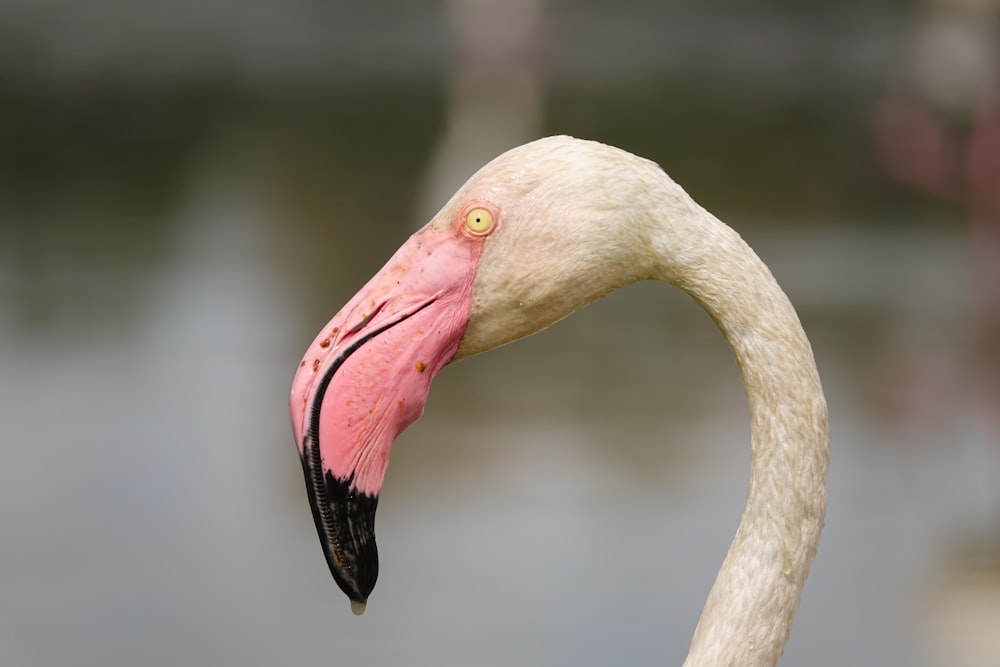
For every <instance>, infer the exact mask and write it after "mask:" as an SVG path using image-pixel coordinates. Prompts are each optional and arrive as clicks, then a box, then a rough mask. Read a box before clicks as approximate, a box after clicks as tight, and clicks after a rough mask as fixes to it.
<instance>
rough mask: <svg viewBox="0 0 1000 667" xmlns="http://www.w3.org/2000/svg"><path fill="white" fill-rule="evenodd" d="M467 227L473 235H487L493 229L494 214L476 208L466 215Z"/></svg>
mask: <svg viewBox="0 0 1000 667" xmlns="http://www.w3.org/2000/svg"><path fill="white" fill-rule="evenodd" d="M465 226H466V227H467V228H468V229H469V231H470V232H472V233H473V234H485V233H486V232H488V231H490V229H492V228H493V214H492V213H490V212H489V211H488V210H486V209H485V208H474V209H472V210H471V211H469V212H468V213H466V214H465Z"/></svg>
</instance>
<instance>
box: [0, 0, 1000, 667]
mask: <svg viewBox="0 0 1000 667" xmlns="http://www.w3.org/2000/svg"><path fill="white" fill-rule="evenodd" d="M998 16H1000V15H998V7H997V3H996V2H990V1H989V0H936V1H934V2H924V3H919V2H912V1H901V0H899V1H896V0H893V1H883V2H880V3H872V2H869V1H868V0H839V1H837V2H833V1H832V0H831V1H823V2H808V3H803V2H794V3H793V2H762V1H752V2H735V1H732V0H713V1H712V2H706V1H705V0H671V1H669V2H650V1H643V0H628V1H624V2H614V3H611V2H598V1H591V2H567V1H565V0H554V1H545V0H512V1H511V2H504V3H488V2H485V1H478V0H451V1H450V2H442V1H440V0H439V1H431V0H418V1H408V2H402V1H398V0H397V1H393V2H388V1H387V2H381V3H367V4H364V5H363V4H362V3H346V2H335V1H333V2H328V1H320V0H282V1H279V0H249V1H248V0H240V1H236V0H197V1H196V0H175V1H174V2H160V3H154V2H142V1H133V2H127V1H123V0H90V1H89V2H85V3H84V2H76V1H75V0H2V1H0V662H2V664H4V665H11V666H15V665H17V666H21V665H23V666H45V665H65V664H71V665H81V666H84V665H135V664H143V665H178V664H195V665H240V666H241V667H248V666H251V665H274V664H305V663H311V664H333V665H469V664H472V665H507V664H511V663H521V662H528V663H531V664H565V665H604V664H609V663H610V664H636V665H659V664H663V663H664V662H666V663H667V664H671V663H672V664H680V663H681V662H682V661H683V657H684V655H685V654H686V651H687V645H688V641H689V638H690V635H691V632H692V630H693V628H694V625H695V623H696V620H697V618H698V615H699V613H700V610H701V605H702V603H703V601H704V598H705V595H706V594H707V592H708V589H709V587H710V586H711V584H712V581H713V580H714V575H715V571H716V569H717V568H718V566H719V564H720V563H721V560H722V557H723V555H724V553H725V551H726V549H727V547H728V544H729V541H730V539H731V537H732V535H733V532H734V530H735V526H736V523H737V521H738V518H739V514H740V511H741V509H742V503H743V500H744V498H745V493H746V483H747V482H746V480H747V470H748V463H749V456H748V447H747V443H748V440H749V426H748V420H747V408H746V405H745V398H744V395H743V388H742V383H741V380H740V377H739V374H738V372H737V369H736V367H735V364H734V363H733V362H732V357H731V355H730V353H729V351H728V349H727V347H726V345H725V342H724V341H723V339H722V337H721V335H719V333H718V332H717V331H716V329H715V327H714V326H713V324H712V322H711V321H710V320H709V318H708V317H706V316H705V315H704V313H702V312H701V311H700V310H699V309H698V308H697V306H696V305H695V304H694V303H693V302H691V301H690V300H689V299H688V298H687V297H685V296H684V295H683V294H682V293H680V292H679V291H677V290H675V289H673V288H669V287H666V286H663V285H659V284H640V285H635V286H632V287H629V288H628V289H625V290H622V291H620V292H618V293H616V294H614V295H612V296H611V297H609V298H607V299H605V300H603V301H601V302H599V303H597V304H595V305H593V306H591V307H589V308H587V309H585V310H584V311H581V312H580V313H578V314H576V315H575V316H574V317H571V318H569V319H568V320H566V321H564V322H562V323H560V324H559V325H557V326H555V327H553V328H552V329H550V330H548V331H546V332H544V333H542V334H539V335H538V336H535V337H533V338H530V339H528V340H526V341H523V342H521V343H518V344H516V345H512V346H508V347H505V348H503V349H500V350H497V351H495V352H492V353H490V354H488V355H484V356H482V357H477V358H475V359H473V360H470V361H468V362H465V363H462V364H457V365H456V366H454V367H452V368H449V369H448V370H446V371H445V372H443V373H442V374H441V376H440V377H439V378H438V379H437V380H436V382H435V389H434V391H433V392H432V394H431V399H430V401H429V404H428V406H427V412H426V414H425V416H424V417H423V419H422V420H421V421H420V422H418V423H417V424H415V425H414V426H413V427H411V428H410V429H409V430H408V431H407V432H406V433H405V434H404V435H403V436H402V437H401V438H400V440H399V441H398V442H397V445H396V448H395V450H394V455H393V461H392V465H391V467H390V471H389V476H388V480H387V485H386V488H385V490H384V491H383V494H382V497H381V504H380V510H379V521H378V533H379V544H380V547H381V549H380V551H381V555H382V559H381V560H382V574H381V578H380V582H379V586H378V587H377V588H376V591H375V593H374V595H373V596H372V598H371V600H370V602H369V606H368V612H367V614H366V615H365V616H364V617H362V618H355V617H353V616H352V615H351V613H350V610H349V606H348V603H347V600H346V599H345V597H344V596H343V595H342V594H341V593H340V591H339V590H338V589H337V588H336V586H335V584H334V583H333V581H332V579H331V577H330V575H329V573H328V571H327V568H326V564H325V562H324V560H323V557H322V553H321V550H320V547H319V544H318V541H317V538H316V534H315V529H314V527H313V521H312V518H311V515H310V512H309V508H308V504H307V502H306V497H305V493H304V485H303V483H302V479H301V469H300V465H299V461H298V457H297V454H296V451H295V447H294V444H293V442H292V438H291V432H290V428H289V425H288V417H287V412H286V401H287V395H288V393H287V392H288V388H289V383H290V380H291V376H292V373H293V371H294V370H295V368H296V365H297V364H298V361H299V359H300V355H301V354H302V353H303V352H304V350H305V348H306V346H307V345H308V343H309V342H310V341H311V340H312V338H313V336H314V335H315V333H316V332H317V331H318V330H319V328H320V327H321V326H323V325H324V324H325V323H326V321H327V320H328V319H329V318H330V317H331V316H332V315H333V314H334V313H335V312H336V311H337V309H338V308H339V307H340V305H341V304H342V303H343V302H344V301H346V300H347V299H348V298H349V297H350V296H351V295H352V294H353V293H354V292H355V291H356V290H357V289H358V288H359V287H360V286H361V285H362V284H363V283H364V282H365V281H366V280H367V278H368V277H369V276H370V275H371V274H372V273H373V272H375V271H376V270H377V269H378V268H379V267H380V266H381V265H382V263H383V262H384V261H385V260H386V259H387V258H388V256H389V255H390V254H391V253H392V252H393V251H394V249H395V248H396V247H397V246H399V245H400V244H401V243H402V241H403V240H404V239H405V237H406V236H407V235H408V234H410V233H411V232H412V231H414V230H415V229H417V228H418V227H419V226H420V225H421V224H422V223H423V222H424V221H425V220H426V219H427V218H428V217H429V216H430V215H432V214H433V213H434V212H435V211H436V210H437V208H438V207H440V206H441V205H442V204H443V202H444V201H445V199H446V197H447V196H448V195H449V194H450V193H451V192H452V191H454V189H455V188H456V187H458V186H459V185H460V184H461V183H462V182H463V181H464V179H465V178H466V177H467V176H468V175H470V174H471V173H472V171H473V170H474V169H475V168H477V167H478V166H479V165H481V164H482V163H484V162H485V161H487V160H488V159H489V158H491V157H493V156H494V155H495V154H497V153H499V152H500V151H502V150H504V149H506V148H509V147H512V146H514V145H517V144H520V143H523V142H525V141H528V140H530V139H533V138H536V137H538V136H542V135H547V134H556V133H567V134H573V135H577V136H581V137H586V138H591V139H597V140H600V141H604V142H607V143H612V144H615V145H618V146H621V147H623V148H626V149H628V150H631V151H633V152H635V153H638V154H640V155H643V156H646V157H649V158H651V159H653V160H656V161H657V162H659V163H660V164H661V165H662V166H663V167H664V169H666V171H667V172H668V173H669V174H671V175H672V176H673V178H674V179H675V180H677V181H678V182H679V183H680V184H682V185H683V186H684V187H685V188H686V189H687V190H688V192H690V193H691V195H692V196H693V197H694V198H695V199H696V200H698V201H699V202H700V203H702V204H703V205H704V206H706V207H707V208H708V209H709V210H711V211H713V212H714V213H715V214H716V215H718V216H719V217H720V218H722V219H723V220H725V221H727V222H728V223H729V224H730V225H732V226H733V227H735V228H736V229H737V230H738V231H739V232H740V233H741V234H742V235H743V236H744V238H746V239H747V240H748V241H749V242H750V243H751V245H753V246H754V247H755V248H756V249H757V250H758V252H759V254H760V255H761V256H762V257H763V258H764V260H765V261H766V262H767V263H768V264H769V265H770V266H771V268H772V270H773V272H774V273H775V275H776V276H777V278H778V279H779V281H780V282H781V283H782V285H783V286H784V287H785V288H786V290H787V291H788V292H789V294H790V296H791V298H792V300H793V302H794V303H795V304H796V306H797V308H798V310H799V312H800V314H801V317H802V320H803V322H804V325H805V327H806V330H807V332H808V333H809V335H810V337H811V339H812V342H813V345H814V347H815V352H816V356H817V360H818V363H819V366H820V370H821V373H822V375H823V378H824V383H825V388H826V391H827V395H828V400H829V403H830V409H831V425H832V467H831V477H830V485H831V486H830V505H829V516H828V520H827V528H826V532H825V533H824V536H823V542H822V544H821V547H820V553H819V557H818V559H817V561H816V563H815V565H814V567H813V570H812V574H811V576H810V579H809V582H808V585H807V587H806V590H805V593H804V597H803V600H802V605H801V608H800V612H799V615H798V618H797V620H796V624H795V627H794V629H793V633H792V639H791V642H790V643H789V645H788V647H787V650H786V653H785V657H784V659H783V661H782V664H785V665H814V666H816V665H831V666H833V665H844V664H882V665H925V666H928V667H930V666H938V665H948V666H962V665H976V666H997V665H1000V644H998V641H1000V640H998V636H1000V633H998V632H997V629H998V628H1000V547H998V544H1000V484H998V482H997V480H998V477H1000V417H998V414H1000V388H998V387H1000V334H998V331H1000V275H998V272H1000V106H998V105H1000V97H998V82H1000V74H998V71H1000V61H998Z"/></svg>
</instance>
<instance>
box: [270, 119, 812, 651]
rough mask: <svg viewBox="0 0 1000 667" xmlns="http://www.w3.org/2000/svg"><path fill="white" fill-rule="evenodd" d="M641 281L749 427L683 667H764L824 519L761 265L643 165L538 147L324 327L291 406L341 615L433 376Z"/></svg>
mask: <svg viewBox="0 0 1000 667" xmlns="http://www.w3.org/2000/svg"><path fill="white" fill-rule="evenodd" d="M646 279H655V280H661V281H664V282H668V283H672V284H674V285H676V286H678V287H679V288H681V289H683V290H684V291H685V292H687V293H688V294H690V295H691V296H692V297H693V298H694V299H695V300H696V301H697V302H698V303H699V304H700V305H701V306H702V307H703V308H704V309H705V310H706V311H707V312H708V314H709V315H710V316H711V318H712V319H713V320H714V321H715V323H716V325H717V326H718V327H719V328H720V329H721V330H722V333H723V334H724V336H725V337H726V339H727V341H728V342H729V344H730V346H731V348H732V351H733V354H734V356H735V358H736V362H737V364H738V366H739V368H740V371H741V373H742V376H743V381H744V384H745V387H746V393H747V397H748V401H749V405H750V416H751V451H752V455H751V466H750V482H749V488H748V493H747V500H746V505H745V507H744V509H743V513H742V516H741V518H740V522H739V526H738V528H737V531H736V535H735V537H734V538H733V541H732V544H731V546H730V548H729V552H728V554H727V555H726V557H725V559H724V561H723V564H722V566H721V568H720V570H719V573H718V575H717V578H716V580H715V583H714V585H713V587H712V589H711V591H710V592H709V595H708V599H707V601H706V602H705V606H704V609H703V611H702V615H701V618H700V620H699V622H698V624H697V627H696V629H695V631H694V635H693V638H692V640H691V645H690V650H689V653H688V658H687V660H686V662H685V663H684V664H685V665H688V666H694V665H711V666H713V667H718V666H719V665H774V664H776V662H777V660H778V658H779V657H780V656H781V653H782V651H783V649H784V645H785V643H786V642H787V641H788V637H789V633H790V631H791V624H792V619H793V617H794V615H795V612H796V610H797V608H798V605H799V600H800V598H801V593H802V588H803V586H804V584H805V580H806V577H807V576H808V573H809V567H810V565H811V563H812V561H813V558H814V557H815V555H816V549H817V545H818V543H819V537H820V533H821V531H822V528H823V521H824V515H825V512H826V485H827V467H828V462H829V445H828V435H827V412H826V401H825V399H824V396H823V390H822V387H821V385H820V379H819V373H818V371H817V369H816V364H815V361H814V359H813V353H812V348H811V346H810V344H809V341H808V339H807V338H806V335H805V333H804V331H803V329H802V326H801V325H800V323H799V319H798V316H797V315H796V312H795V310H794V308H793V307H792V305H791V303H790V301H789V300H788V297H787V296H786V295H785V293H784V292H783V291H782V290H781V288H780V287H779V285H778V283H777V281H776V280H775V279H774V277H773V276H772V275H771V272H770V271H769V270H768V268H767V266H766V265H765V264H764V263H763V262H762V261H761V260H760V259H759V258H758V257H757V255H756V254H755V253H754V252H753V250H751V248H750V247H749V246H748V245H747V244H746V243H745V242H744V241H743V240H742V239H741V238H740V236H739V235H738V234H737V233H736V232H735V231H733V230H732V229H731V228H730V227H728V226H726V225H725V224H723V223H722V222H720V221H719V220H718V219H717V218H715V217H714V216H713V215H712V214H710V213H708V212H707V211H706V210H705V209H703V208H701V207H700V206H699V205H698V204H696V203H695V202H694V200H692V199H691V198H690V197H689V196H688V195H687V193H685V192H684V190H683V189H681V187H680V186H678V185H677V184H676V183H674V181H673V180H671V179H670V178H669V177H668V176H667V175H666V173H665V172H664V171H663V170H662V169H660V168H659V167H658V166H657V165H656V164H655V163H653V162H651V161H648V160H645V159H643V158H640V157H637V156H635V155H633V154H631V153H628V152H626V151H624V150H621V149H618V148H614V147H611V146H607V145H604V144H600V143H597V142H593V141H586V140H580V139H575V138H572V137H564V136H559V137H549V138H545V139H539V140H537V141H534V142H531V143H528V144H525V145H523V146H520V147H517V148H514V149H512V150H509V151H507V152H506V153H503V154H501V155H500V156H499V157H497V158H495V159H494V160H493V161H491V162H490V163H488V164H487V165H486V166H485V167H483V168H482V169H480V170H479V171H478V172H477V173H476V174H475V175H474V176H472V178H470V179H469V180H468V181H467V182H466V183H465V185H463V186H462V187H461V188H460V189H459V190H458V192H457V193H456V194H455V195H454V196H453V197H452V198H451V200H450V201H449V202H448V203H447V204H446V205H445V206H444V208H443V209H441V211H440V212H439V213H438V214H437V215H436V216H435V217H434V218H433V219H432V220H431V221H430V222H429V223H428V224H427V225H426V226H425V227H423V228H422V229H421V230H419V231H418V232H416V233H415V234H413V236H411V237H410V238H409V240H407V241H406V243H404V244H403V246H402V247H400V249H399V250H398V251H397V252H396V253H395V254H394V255H393V256H392V258H391V259H390V260H389V261H388V263H387V264H386V265H385V266H384V267H383V268H382V269H381V270H380V271H379V272H378V273H377V274H376V275H375V276H374V277H373V278H372V279H371V280H370V281H369V282H368V283H367V284H366V285H365V286H364V287H363V288H362V289H361V291H359V292H358V293H357V294H356V295H355V296H354V297H353V298H351V300H350V301H348V303H347V304H346V305H345V306H344V307H343V308H342V309H341V310H340V312H339V313H337V315H336V316H334V318H333V319H332V320H331V321H330V323H329V324H328V325H327V326H326V327H324V328H323V329H322V330H321V331H320V333H319V335H318V336H317V337H316V339H315V340H314V341H313V343H312V344H311V345H310V346H309V348H308V350H307V351H306V354H305V357H304V358H303V359H302V362H301V363H300V365H299V368H298V370H297V372H296V374H295V377H294V379H293V382H292V389H291V396H290V399H289V406H290V412H291V416H292V426H293V431H294V435H295V441H296V443H297V445H298V448H299V454H300V455H301V458H302V466H303V470H304V472H305V481H306V488H307V492H308V497H309V502H310V505H311V507H312V512H313V518H314V519H315V523H316V528H317V530H318V532H319V538H320V542H321V544H322V546H323V551H324V554H325V556H326V560H327V563H328V565H329V567H330V571H331V573H332V574H333V578H334V580H336V582H337V584H338V585H339V586H340V588H341V589H342V590H343V591H344V592H345V593H346V594H347V596H348V597H349V598H350V600H351V606H352V609H353V611H354V612H355V613H356V614H360V613H362V612H363V611H364V609H365V604H366V602H367V599H368V596H369V594H370V593H371V592H372V589H373V588H374V586H375V580H376V577H377V575H378V553H377V549H376V546H375V533H374V521H375V509H376V506H377V504H378V494H379V490H380V488H381V486H382V482H383V479H384V476H385V472H386V466H387V465H388V462H389V453H390V449H391V447H392V443H393V441H394V439H395V438H396V437H397V436H398V435H399V434H400V433H401V432H402V431H403V430H404V429H405V428H406V427H407V426H409V425H410V424H411V423H413V422H414V421H415V420H416V419H417V418H418V417H419V416H420V414H421V412H422V411H423V406H424V403H425V401H426V399H427V394H428V391H429V390H430V384H431V380H432V379H433V378H434V376H435V375H436V374H437V373H438V371H440V370H441V368H442V367H444V366H445V365H446V364H448V363H450V362H453V361H457V360H459V359H464V358H466V357H470V356H472V355H474V354H478V353H480V352H484V351H486V350H489V349H491V348H494V347H497V346H499V345H503V344H505V343H508V342H510V341H513V340H516V339H518V338H522V337H524V336H527V335H529V334H532V333H534V332H537V331H539V330H541V329H544V328H545V327H547V326H549V325H550V324H552V323H554V322H556V321H557V320H559V319H561V318H563V317H565V316H566V315H568V314H570V313H571V312H573V311H574V310H576V309H577V308H580V307H581V306H584V305H586V304H588V303H590V302H592V301H594V300H596V299H598V298H600V297H602V296H604V295H606V294H607V293H609V292H611V291H612V290H615V289H617V288H619V287H622V286H624V285H627V284H629V283H632V282H636V281H639V280H646Z"/></svg>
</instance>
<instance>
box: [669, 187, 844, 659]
mask: <svg viewBox="0 0 1000 667" xmlns="http://www.w3.org/2000/svg"><path fill="white" fill-rule="evenodd" d="M685 199H686V202H685V204H686V205H684V206H682V207H678V206H677V203H676V201H675V202H674V203H673V204H672V206H671V210H670V211H661V213H663V214H665V215H667V216H668V217H667V218H662V217H661V218H660V221H659V223H658V224H657V225H656V229H657V230H658V231H654V232H653V234H652V237H651V239H650V240H651V245H652V247H653V249H654V250H655V251H656V252H657V254H659V255H660V256H661V257H662V258H663V261H662V268H661V271H660V274H659V275H657V276H656V277H658V278H660V279H661V280H664V281H666V282H670V283H673V284H675V285H677V286H678V287H680V288H681V289H683V290H684V291H686V292H687V293H688V294H690V295H691V296H692V297H693V298H694V299H695V300H696V301H698V303H700V304H701V306H702V307H703V308H704V309H705V310H706V311H707V312H708V313H709V315H711V317H712V319H713V320H715V322H716V324H717V325H718V326H719V328H720V329H721V330H722V332H723V334H724V335H725V337H726V339H727V340H728V341H729V344H730V345H731V346H732V349H733V353H734V355H735V357H736V362H737V364H738V365H739V368H740V371H741V373H742V374H743V381H744V384H745V386H746V392H747V398H748V400H749V403H750V417H751V436H752V442H751V447H752V454H751V465H750V484H749V490H748V493H747V502H746V506H745V507H744V510H743V515H742V517H741V519H740V524H739V527H738V529H737V531H736V536H735V537H734V539H733V542H732V545H731V546H730V549H729V553H728V554H727V555H726V558H725V561H724V562H723V564H722V567H721V569H720V570H719V574H718V577H717V578H716V580H715V585H714V586H713V587H712V590H711V592H710V593H709V596H708V600H707V601H706V603H705V607H704V610H703V611H702V615H701V619H700V620H699V622H698V627H697V629H696V630H695V633H694V637H693V638H692V640H691V648H690V652H689V654H688V658H687V660H686V662H685V663H684V664H685V665H688V666H691V667H693V666H695V665H706V666H708V665H711V666H714V667H718V666H720V665H741V666H742V665H774V664H775V663H776V662H777V660H778V658H779V657H780V656H781V653H782V651H783V649H784V646H785V642H786V641H787V640H788V635H789V632H790V630H791V625H792V619H793V617H794V615H795V612H796V610H797V608H798V604H799V597H800V595H801V592H802V588H803V586H804V584H805V580H806V576H807V575H808V574H809V566H810V564H811V563H812V561H813V558H814V556H815V555H816V547H817V545H818V543H819V537H820V532H821V531H822V528H823V520H824V514H825V512H826V480H827V466H828V462H829V445H828V436H827V413H826V401H825V399H824V397H823V390H822V388H821V386H820V380H819V374H818V372H817V370H816V364H815V361H814V360H813V354H812V348H811V347H810V345H809V341H808V340H807V338H806V335H805V333H804V332H803V330H802V326H801V325H800V323H799V319H798V317H797V315H796V314H795V310H794V309H793V308H792V305H791V303H790V302H789V300H788V298H787V297H786V296H785V294H784V292H782V290H781V288H780V287H779V286H778V283H777V282H776V281H775V279H774V277H773V276H772V275H771V272H770V271H769V270H768V269H767V267H766V266H765V265H764V263H763V262H762V261H761V260H760V259H759V258H758V257H757V255H756V254H755V253H754V252H753V250H751V249H750V247H749V246H748V245H747V244H746V243H745V242H744V241H743V240H742V239H741V238H740V236H739V235H738V234H737V233H736V232H735V231H733V230H732V229H730V228H729V227H727V226H726V225H724V224H723V223H721V222H719V221H718V220H717V219H716V218H715V217H713V216H712V215H711V214H709V213H708V212H706V211H704V210H703V209H701V208H700V207H698V206H697V204H695V203H694V202H693V201H691V200H690V199H688V198H687V197H685ZM665 219H668V220H669V223H664V222H663V220H665Z"/></svg>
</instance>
